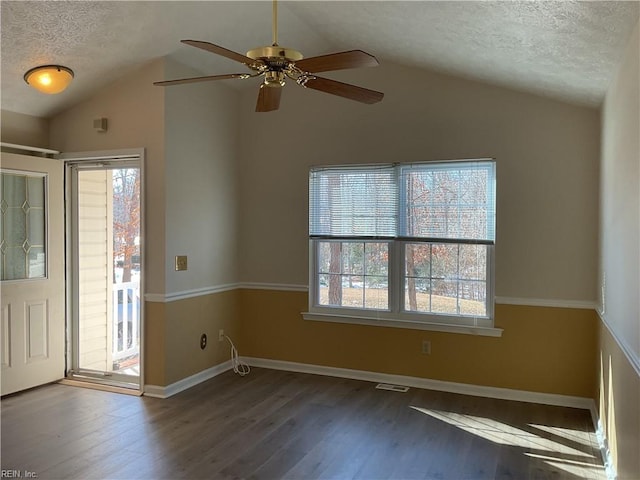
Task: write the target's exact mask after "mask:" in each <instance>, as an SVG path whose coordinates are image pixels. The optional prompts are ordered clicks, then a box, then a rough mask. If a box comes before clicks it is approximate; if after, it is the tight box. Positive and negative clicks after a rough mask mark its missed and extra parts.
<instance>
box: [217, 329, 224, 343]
mask: <svg viewBox="0 0 640 480" xmlns="http://www.w3.org/2000/svg"><path fill="white" fill-rule="evenodd" d="M218 341H219V342H222V341H224V330H222V329H220V330H218Z"/></svg>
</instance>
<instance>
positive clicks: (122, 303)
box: [111, 282, 140, 362]
mask: <svg viewBox="0 0 640 480" xmlns="http://www.w3.org/2000/svg"><path fill="white" fill-rule="evenodd" d="M139 325H140V283H138V282H126V283H114V284H113V337H112V338H113V341H112V342H111V343H112V345H113V347H112V360H113V361H114V362H116V361H118V360H122V359H124V358H127V357H132V356H135V355H137V354H138V353H139V350H140V329H139Z"/></svg>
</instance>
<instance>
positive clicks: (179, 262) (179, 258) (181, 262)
mask: <svg viewBox="0 0 640 480" xmlns="http://www.w3.org/2000/svg"><path fill="white" fill-rule="evenodd" d="M186 269H187V256H186V255H176V272H179V271H181V270H186Z"/></svg>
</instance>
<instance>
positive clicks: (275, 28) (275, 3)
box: [272, 0, 278, 47]
mask: <svg viewBox="0 0 640 480" xmlns="http://www.w3.org/2000/svg"><path fill="white" fill-rule="evenodd" d="M272 46H274V47H277V46H278V1H277V0H273V45H272Z"/></svg>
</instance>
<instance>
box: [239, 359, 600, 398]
mask: <svg viewBox="0 0 640 480" xmlns="http://www.w3.org/2000/svg"><path fill="white" fill-rule="evenodd" d="M242 361H244V362H245V363H248V364H249V365H250V366H252V367H262V368H271V369H274V370H287V371H290V372H300V373H312V374H316V375H325V376H329V377H340V378H351V379H354V380H364V381H367V382H375V383H391V384H394V385H404V386H407V387H414V388H424V389H426V390H437V391H441V392H449V393H460V394H463V395H474V396H476V397H488V398H498V399H502V400H514V401H518V402H529V403H540V404H544V405H556V406H561V407H572V408H581V409H584V410H591V409H592V407H593V408H595V407H594V402H593V399H591V398H585V397H572V396H569V395H557V394H553V393H539V392H528V391H525V390H512V389H509V388H498V387H486V386H483V385H470V384H466V383H454V382H445V381H442V380H432V379H429V378H419V377H408V376H405V375H392V374H388V373H378V372H368V371H365V370H350V369H347V368H336V367H325V366H322V365H311V364H307V363H296V362H286V361H282V360H270V359H267V358H252V357H242Z"/></svg>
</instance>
